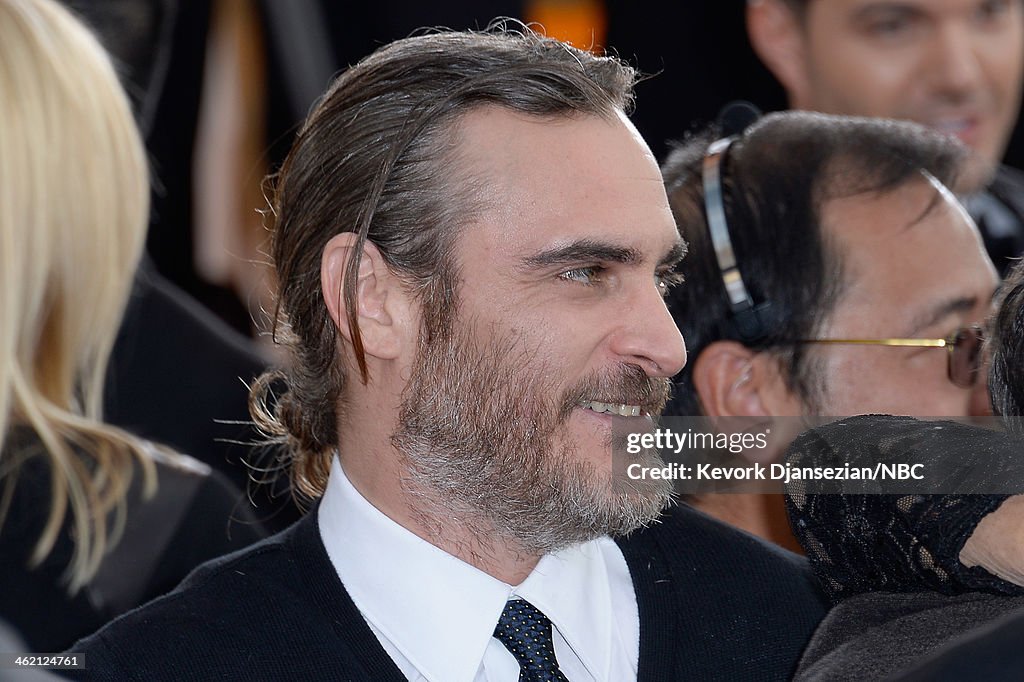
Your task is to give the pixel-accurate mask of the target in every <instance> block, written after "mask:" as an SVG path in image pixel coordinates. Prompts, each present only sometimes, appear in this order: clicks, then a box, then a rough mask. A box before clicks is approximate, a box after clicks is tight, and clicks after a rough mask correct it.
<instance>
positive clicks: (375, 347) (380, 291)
mask: <svg viewBox="0 0 1024 682" xmlns="http://www.w3.org/2000/svg"><path fill="white" fill-rule="evenodd" d="M358 241H359V239H358V236H357V235H356V234H354V233H352V232H342V233H341V234H338V235H335V236H334V237H332V238H331V240H330V241H329V242H327V246H326V247H325V248H324V253H323V257H322V258H321V261H320V287H321V289H322V291H323V297H324V301H325V302H326V304H327V310H328V312H329V313H330V316H331V320H332V321H333V322H334V325H335V326H336V327H337V328H338V332H339V333H340V334H341V335H342V336H343V337H344V338H345V339H347V340H348V341H349V342H352V340H353V337H354V335H355V330H354V329H353V328H352V326H351V321H352V320H351V316H350V315H349V310H348V307H347V302H346V301H345V296H344V293H343V292H344V281H345V272H346V271H347V270H348V268H349V265H350V263H351V258H352V251H353V249H355V248H356V246H357V244H358ZM358 267H359V270H358V273H359V274H358V275H357V280H356V296H355V301H354V304H355V313H356V314H355V322H356V324H357V325H358V333H359V336H360V338H361V340H362V346H363V351H364V353H365V354H366V355H367V356H370V357H375V358H379V359H382V360H393V359H395V358H397V357H398V356H399V355H400V354H401V351H402V347H403V345H404V343H405V341H406V336H407V334H408V331H409V330H408V327H409V326H410V325H409V320H410V302H409V298H408V295H407V294H406V292H405V290H404V289H403V287H402V285H401V282H399V280H398V279H397V278H396V277H395V276H394V275H393V274H392V273H391V271H390V270H389V269H388V266H387V263H385V262H384V257H383V256H382V255H381V253H380V251H379V250H378V249H377V246H376V245H375V244H373V243H372V242H369V241H367V242H365V243H364V244H363V247H362V255H361V257H360V259H359V266H358Z"/></svg>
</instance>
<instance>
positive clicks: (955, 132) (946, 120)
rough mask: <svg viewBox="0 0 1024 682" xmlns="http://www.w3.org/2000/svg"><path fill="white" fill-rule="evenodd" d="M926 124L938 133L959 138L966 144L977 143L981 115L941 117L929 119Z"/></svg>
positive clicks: (972, 144)
mask: <svg viewBox="0 0 1024 682" xmlns="http://www.w3.org/2000/svg"><path fill="white" fill-rule="evenodd" d="M928 125H929V126H930V127H931V128H934V129H935V130H937V131H939V132H940V133H944V134H946V135H949V136H950V137H956V138H959V140H960V141H961V142H963V143H964V144H966V145H967V146H974V145H975V144H977V142H978V138H979V136H980V134H981V132H980V131H981V117H979V116H977V115H963V116H951V117H943V118H940V119H936V120H933V121H929V122H928Z"/></svg>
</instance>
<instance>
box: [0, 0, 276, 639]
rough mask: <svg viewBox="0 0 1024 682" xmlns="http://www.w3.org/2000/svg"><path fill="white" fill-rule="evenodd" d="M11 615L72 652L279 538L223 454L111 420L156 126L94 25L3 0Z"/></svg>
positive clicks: (3, 361)
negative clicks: (251, 504)
mask: <svg viewBox="0 0 1024 682" xmlns="http://www.w3.org/2000/svg"><path fill="white" fill-rule="evenodd" d="M0 120H2V121H3V125H2V126H0V320H2V321H0V585H3V589H2V590H0V619H3V620H6V621H7V622H9V623H10V624H11V625H13V626H14V627H15V628H17V629H18V630H19V632H20V634H21V636H22V637H23V638H24V639H25V640H26V643H27V644H28V646H30V647H31V648H32V650H34V651H58V650H60V649H62V648H63V647H64V646H67V645H68V644H70V643H71V642H73V641H74V640H75V639H76V638H78V637H80V636H82V635H83V634H86V633H88V632H91V631H92V630H94V629H96V628H97V627H99V626H100V625H101V624H103V623H104V622H106V621H107V620H109V619H110V618H111V617H113V616H114V615H117V614H118V613H121V612H123V611H125V610H128V609H130V608H132V607H133V606H136V605H138V604H140V603H142V602H143V601H146V600H148V599H149V598H152V597H154V596H156V595H158V594H161V593H162V592H164V591H166V590H169V589H170V588H172V587H173V586H174V585H176V584H177V582H178V581H180V579H181V578H182V577H184V575H185V574H186V573H187V572H188V571H189V570H190V569H191V568H192V567H194V566H195V565H197V564H198V563H201V562H202V561H205V560H206V559H208V558H212V557H214V556H219V555H220V554H223V553H226V552H228V551H231V550H233V549H236V548H240V547H243V546H245V545H247V544H249V543H250V542H252V541H253V540H255V539H257V538H259V537H261V536H262V535H263V532H262V530H261V529H260V528H259V526H258V525H256V524H255V523H252V522H241V521H244V520H245V519H244V517H245V514H244V510H243V509H239V510H238V512H237V514H238V516H239V518H240V522H238V523H231V524H230V526H231V527H230V529H229V523H230V521H231V518H232V516H233V514H236V510H235V506H236V504H237V499H238V496H237V491H232V490H231V489H230V487H229V486H227V484H226V483H225V482H224V481H223V480H222V479H220V478H219V477H218V476H215V475H211V473H210V471H209V469H208V467H205V466H204V465H202V464H200V463H199V462H197V461H195V460H192V459H190V458H187V457H183V456H179V455H174V454H173V453H171V452H169V451H167V450H164V449H162V448H159V447H157V446H154V445H152V444H151V443H149V442H147V441H143V440H140V439H139V438H137V437H135V436H133V435H130V434H129V433H127V432H125V431H122V430H120V429H117V428H114V427H112V426H109V425H106V424H104V423H102V422H101V421H100V416H101V411H102V403H103V385H104V379H105V374H106V370H107V362H108V356H109V354H110V351H111V348H112V347H113V345H114V340H115V336H116V334H117V330H118V326H119V324H120V322H121V318H122V314H123V312H124V309H125V304H126V303H127V300H128V296H129V293H130V292H131V290H132V282H133V274H134V273H135V271H136V268H137V265H138V263H139V258H140V256H141V253H142V248H143V244H144V241H145V234H146V225H147V219H148V216H149V173H148V170H147V163H146V154H145V150H144V148H143V145H142V140H141V138H140V136H139V133H138V131H137V129H136V127H135V123H134V120H133V117H132V112H131V109H130V106H129V103H128V100H127V98H126V97H125V94H124V92H123V91H122V89H121V87H120V85H119V83H118V80H117V76H116V74H115V72H114V69H113V67H112V65H111V62H110V60H109V58H108V57H107V55H106V53H105V52H104V51H103V48H102V47H101V46H100V44H99V43H98V42H97V41H96V39H95V38H94V37H93V35H92V34H91V33H89V31H88V30H87V29H85V27H84V26H82V25H81V24H80V23H79V22H78V21H77V20H75V19H74V18H73V17H72V16H71V15H70V14H69V13H68V12H67V11H66V10H64V9H63V8H62V7H61V6H60V5H58V4H56V3H55V2H53V1H52V0H0Z"/></svg>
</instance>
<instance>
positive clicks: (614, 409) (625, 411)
mask: <svg viewBox="0 0 1024 682" xmlns="http://www.w3.org/2000/svg"><path fill="white" fill-rule="evenodd" d="M580 407H583V408H586V409H588V410H593V411H594V412H604V413H607V414H617V415H619V416H620V417H639V416H640V414H641V413H642V412H643V410H641V409H640V406H639V405H626V404H624V403H619V404H613V403H602V402H598V401H596V400H592V401H590V402H585V403H581V404H580Z"/></svg>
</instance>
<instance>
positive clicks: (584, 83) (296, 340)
mask: <svg viewBox="0 0 1024 682" xmlns="http://www.w3.org/2000/svg"><path fill="white" fill-rule="evenodd" d="M513 23H514V22H511V21H503V22H500V23H498V24H492V26H490V27H488V29H487V30H486V31H484V32H441V33H431V34H428V35H420V36H415V37H411V38H406V39H404V40H399V41H396V42H394V43H391V44H389V45H386V46H384V47H382V48H381V49H379V50H377V51H376V52H374V53H373V54H371V55H370V56H369V57H367V58H365V59H363V60H362V61H361V62H359V63H358V64H356V65H355V66H353V67H351V68H350V69H348V70H347V71H345V72H344V73H342V74H341V75H340V76H339V77H338V78H337V80H335V82H334V83H333V85H332V86H331V87H330V89H329V90H328V91H327V93H326V94H325V95H324V96H323V98H322V99H321V100H320V102H319V103H318V104H317V106H316V107H315V108H314V109H313V111H312V112H311V114H310V115H309V118H308V119H307V121H306V123H305V125H304V127H303V128H302V130H301V132H300V133H299V135H298V137H297V139H296V141H295V143H294V145H293V147H292V149H291V151H290V152H289V154H288V156H287V158H286V160H285V162H284V164H283V166H282V168H281V170H280V173H279V174H278V177H277V179H276V191H275V193H274V200H273V208H272V213H273V216H274V234H273V243H272V255H273V259H274V263H275V267H276V270H277V277H278V300H277V309H276V311H275V322H274V325H275V340H279V341H280V342H282V343H284V344H286V345H287V346H288V347H289V350H290V352H291V356H292V357H291V364H290V366H289V368H288V369H287V370H285V371H280V372H276V373H273V374H267V375H264V377H261V379H260V380H259V381H258V382H257V383H256V385H254V387H253V390H252V393H251V396H250V408H251V410H252V412H253V418H254V419H255V421H256V423H257V425H259V426H260V427H261V429H262V430H263V431H264V432H265V433H266V434H267V435H268V436H269V437H271V439H272V440H276V441H277V442H280V443H285V444H287V445H288V446H289V447H288V448H287V451H286V452H284V453H283V455H282V461H283V463H284V464H285V465H287V466H290V468H291V474H292V482H293V488H294V489H296V490H297V491H299V492H300V493H304V494H306V495H311V496H316V495H319V494H320V493H322V491H323V488H324V485H325V484H326V480H327V475H328V472H329V469H330V461H331V456H332V453H333V450H334V448H335V447H336V445H337V439H338V434H337V419H338V409H339V402H340V400H341V398H342V396H343V391H342V389H343V387H344V383H345V380H346V377H345V372H344V367H343V362H342V361H341V359H340V358H339V357H338V350H337V329H336V328H335V326H334V324H333V322H332V321H331V319H330V317H329V315H328V311H327V307H326V305H325V303H324V300H323V296H322V294H321V288H320V260H321V256H322V253H323V250H324V247H325V246H326V244H327V242H328V241H329V240H330V239H331V238H332V237H333V236H335V235H336V234H339V233H342V232H353V233H355V234H357V235H358V241H357V245H356V248H354V249H353V250H352V257H351V258H350V259H349V262H348V264H347V269H346V273H345V278H344V284H343V291H342V292H341V295H342V296H343V297H344V301H345V307H346V308H347V311H348V323H349V326H350V327H351V329H352V330H353V332H352V336H353V339H352V346H353V350H354V360H355V364H356V365H357V366H358V367H359V369H360V372H361V374H362V378H363V380H364V381H365V380H366V378H367V377H366V372H367V369H366V361H365V358H364V355H363V348H362V342H361V337H360V335H359V329H358V321H357V319H356V315H355V305H354V300H355V283H356V275H357V273H358V270H359V261H360V256H361V254H362V247H363V244H364V243H365V242H366V241H367V240H368V241H370V242H372V243H373V244H374V245H376V246H377V248H378V249H379V250H380V252H381V254H382V257H383V258H384V260H385V261H386V263H387V265H388V267H389V268H390V269H391V270H392V271H393V272H395V273H396V274H397V275H398V276H399V277H400V278H401V279H402V281H403V283H405V284H406V285H408V286H409V288H410V291H412V292H414V293H416V294H417V295H418V296H420V298H421V302H422V307H423V310H424V332H423V333H424V334H425V338H424V343H429V342H430V340H431V332H432V331H437V325H439V324H442V323H443V319H445V318H446V317H448V316H450V311H451V310H453V308H454V306H455V303H456V301H457V295H456V294H457V292H456V287H455V282H456V281H457V274H456V273H455V272H454V266H453V264H452V258H451V256H450V251H451V247H452V244H453V242H454V240H455V237H456V235H457V233H458V230H459V229H460V227H461V226H462V225H464V224H466V223H467V222H468V221H469V220H470V218H471V217H472V216H473V215H474V213H475V212H477V211H479V210H480V209H481V208H482V206H481V204H480V200H479V199H477V197H478V196H479V195H480V193H479V192H476V191H475V189H476V188H477V187H478V185H479V181H474V179H473V178H468V177H465V176H466V175H467V172H465V171H463V172H460V165H459V163H458V160H459V156H458V152H459V147H458V144H457V142H458V120H459V117H460V116H462V115H464V114H466V113H467V112H468V111H470V110H472V109H476V108H479V107H482V106H486V105H494V106H498V107H503V108H506V109H510V110H513V111H516V112H520V113H523V114H528V115H533V116H538V117H565V116H570V115H573V114H588V115H598V116H612V115H614V113H615V112H616V111H619V110H625V109H626V108H627V107H628V106H629V105H630V104H631V102H632V88H633V83H634V80H635V73H634V70H633V69H632V68H631V67H629V66H627V65H625V64H623V63H622V62H620V61H619V60H618V59H615V58H612V57H596V56H594V55H592V54H589V53H587V52H583V51H581V50H578V49H576V48H573V47H571V46H569V45H566V44H564V43H561V42H558V41H556V40H553V39H550V38H545V37H543V36H540V35H538V34H536V33H534V32H533V31H531V30H530V29H528V28H526V27H525V26H522V25H521V24H514V26H510V25H509V24H513ZM278 380H280V381H283V382H284V383H285V384H286V387H285V388H284V390H283V393H282V394H281V395H280V397H279V398H277V400H276V404H275V405H273V406H271V405H269V404H268V401H269V399H270V394H271V393H272V391H271V389H270V386H271V384H272V383H275V381H278ZM273 392H277V391H273Z"/></svg>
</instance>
